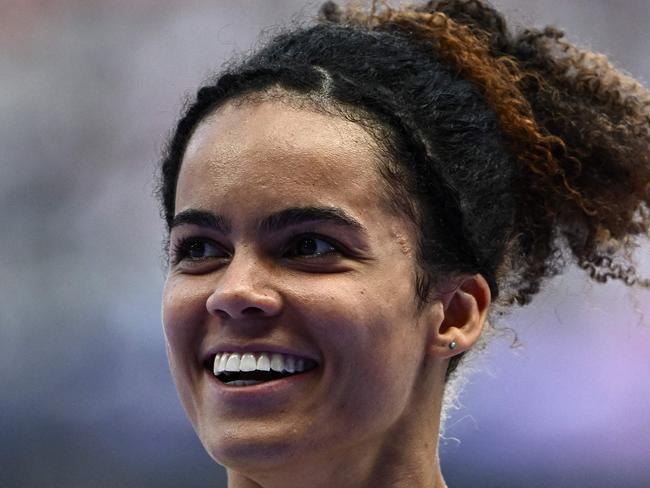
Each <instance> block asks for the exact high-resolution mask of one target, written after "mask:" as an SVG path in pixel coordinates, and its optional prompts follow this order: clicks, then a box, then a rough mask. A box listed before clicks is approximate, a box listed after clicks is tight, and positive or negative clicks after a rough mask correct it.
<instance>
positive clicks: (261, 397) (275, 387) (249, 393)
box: [206, 367, 319, 404]
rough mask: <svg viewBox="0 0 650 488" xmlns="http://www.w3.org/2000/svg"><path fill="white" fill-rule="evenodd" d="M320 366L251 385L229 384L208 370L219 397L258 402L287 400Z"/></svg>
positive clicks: (244, 401)
mask: <svg viewBox="0 0 650 488" xmlns="http://www.w3.org/2000/svg"><path fill="white" fill-rule="evenodd" d="M318 370H319V367H316V368H314V369H310V370H309V371H307V372H305V373H300V374H294V375H291V376H287V377H286V378H280V379H277V380H273V381H265V382H264V383H258V384H256V385H249V386H229V385H228V384H226V383H223V382H222V381H219V379H218V378H217V377H216V376H215V375H214V373H212V372H211V371H208V370H206V374H207V375H208V376H209V377H210V386H211V387H212V388H213V389H214V391H216V393H217V395H218V397H219V398H220V399H222V400H223V401H225V402H228V403H230V402H233V403H243V404H256V403H264V402H268V401H282V402H284V401H286V400H288V399H289V398H290V397H292V396H294V395H296V394H297V393H298V391H299V390H300V389H301V388H304V386H306V384H307V383H308V382H309V381H310V380H312V379H313V378H314V377H315V375H316V373H317V371H318Z"/></svg>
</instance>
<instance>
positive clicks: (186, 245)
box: [172, 237, 227, 264]
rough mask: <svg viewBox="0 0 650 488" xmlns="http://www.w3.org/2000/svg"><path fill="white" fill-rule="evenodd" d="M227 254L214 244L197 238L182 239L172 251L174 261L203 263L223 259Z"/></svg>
mask: <svg viewBox="0 0 650 488" xmlns="http://www.w3.org/2000/svg"><path fill="white" fill-rule="evenodd" d="M226 256H227V255H226V253H225V252H224V251H223V250H222V249H221V248H220V247H219V246H218V245H217V244H215V243H214V242H212V241H210V240H208V239H201V238H196V237H190V238H183V239H180V240H179V242H178V243H177V244H175V245H174V247H173V249H172V261H173V262H174V263H175V264H176V263H179V262H181V261H183V260H187V261H203V260H205V259H210V258H223V257H226Z"/></svg>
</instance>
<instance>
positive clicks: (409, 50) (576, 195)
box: [158, 0, 650, 375]
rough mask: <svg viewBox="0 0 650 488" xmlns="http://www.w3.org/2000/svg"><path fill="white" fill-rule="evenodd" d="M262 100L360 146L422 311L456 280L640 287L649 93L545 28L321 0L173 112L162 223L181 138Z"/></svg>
mask: <svg viewBox="0 0 650 488" xmlns="http://www.w3.org/2000/svg"><path fill="white" fill-rule="evenodd" d="M264 96H273V97H280V98H281V99H282V100H283V101H286V102H287V103H302V104H308V105H309V106H310V108H312V109H315V110H321V111H324V112H327V113H334V114H336V115H338V116H342V117H346V118H349V119H351V120H354V121H356V122H358V123H360V124H363V125H364V127H366V128H367V129H368V130H369V131H370V132H371V133H372V134H373V135H374V136H375V139H376V140H377V144H378V147H379V148H380V152H381V154H380V156H381V160H382V163H383V165H382V167H381V168H380V171H381V172H382V174H383V175H384V177H385V180H386V183H387V192H388V195H389V197H390V199H391V201H392V202H393V203H394V204H395V206H396V207H397V208H398V209H399V210H400V211H402V212H403V213H404V214H405V215H407V216H408V217H409V218H411V219H412V220H413V221H414V223H415V224H416V226H417V228H418V231H419V235H418V253H417V260H416V261H417V266H418V273H417V283H416V285H417V290H418V296H419V298H420V300H421V303H424V302H426V300H427V297H428V296H429V294H430V291H431V289H432V287H433V286H434V285H435V284H436V280H437V279H439V278H440V277H441V276H446V275H449V274H454V273H466V272H467V273H481V274H482V275H483V276H484V277H485V278H486V280H487V281H488V283H489V285H490V288H491V291H492V295H493V297H494V298H495V299H497V298H498V300H499V303H500V304H502V305H511V304H514V303H518V304H526V303H528V302H529V301H530V300H531V299H532V297H533V296H534V295H535V294H536V293H537V292H538V291H539V289H540V286H541V284H542V283H543V281H544V280H545V279H546V278H548V277H550V276H552V275H554V274H557V273H559V272H560V271H561V270H562V268H563V266H565V265H566V263H567V262H569V261H574V262H576V263H577V264H578V265H579V266H581V267H582V268H584V269H585V270H587V271H588V273H589V274H590V276H591V277H592V278H593V279H595V280H597V281H607V279H609V278H614V279H619V280H622V281H623V282H624V283H626V284H627V285H637V286H643V287H650V280H647V279H641V278H639V277H638V276H637V275H636V272H635V269H634V266H633V261H632V250H633V248H634V247H635V245H636V244H635V243H636V240H635V238H636V237H637V236H639V235H642V234H647V233H648V230H649V228H650V212H649V211H648V209H649V207H650V205H649V202H650V161H649V159H650V151H649V149H650V94H649V93H648V91H647V90H645V89H644V88H643V86H641V85H640V84H639V83H638V82H637V81H635V80H634V79H632V78H630V77H629V76H626V75H624V74H622V73H620V72H618V71H617V70H616V69H615V68H614V67H613V66H612V65H611V64H610V63H609V62H608V61H607V59H606V58H605V57H604V56H602V55H599V54H595V53H592V52H588V51H583V50H581V49H579V48H577V47H576V46H574V45H572V44H571V43H569V42H568V41H567V40H566V39H565V38H564V34H563V33H562V32H561V31H559V30H557V29H556V28H553V27H547V28H545V29H543V30H536V29H529V30H525V31H523V32H520V33H511V32H510V31H509V30H508V28H507V25H506V21H505V19H504V18H503V16H502V15H501V14H499V13H498V12H497V11H496V10H494V9H493V8H492V7H491V6H489V5H488V4H487V3H485V2H483V1H481V0H443V1H430V2H427V3H425V4H418V5H413V6H405V7H401V8H399V9H392V8H390V7H388V6H386V5H383V4H382V5H381V6H378V5H377V2H372V5H371V6H370V8H369V9H364V8H360V7H358V6H348V7H346V8H344V9H342V8H340V7H339V6H337V5H336V4H335V3H333V2H326V3H325V4H324V5H323V6H322V7H321V10H320V13H319V17H318V20H317V21H316V22H315V24H314V25H311V26H309V27H302V28H296V29H294V30H292V31H289V32H285V33H281V34H279V35H277V36H275V37H274V38H273V39H271V40H270V41H269V42H268V43H267V44H266V45H265V46H263V47H262V48H261V49H260V50H258V51H257V52H255V53H253V54H252V55H249V56H248V57H247V58H246V59H244V60H242V61H240V62H239V63H237V64H236V65H234V66H231V67H230V68H229V69H227V70H226V71H225V72H223V73H221V74H220V75H219V76H218V77H217V78H216V79H215V80H213V81H212V82H210V83H208V84H207V85H206V86H204V87H202V88H201V89H200V90H199V91H198V94H197V96H196V99H195V100H194V101H193V102H192V103H191V104H190V105H189V106H188V107H187V108H186V110H185V113H184V114H183V116H182V117H181V119H180V121H179V122H178V125H177V127H176V130H175V132H174V134H173V136H172V138H171V139H170V142H169V145H168V148H167V151H166V154H165V156H164V158H163V161H162V165H161V172H160V182H159V190H158V196H159V198H160V202H161V206H162V215H163V217H164V218H165V220H166V222H167V224H168V226H169V225H170V224H171V221H172V219H173V215H174V199H175V191H176V181H177V179H178V174H179V171H180V166H181V163H182V159H183V154H184V151H185V148H186V146H187V144H188V141H189V139H190V138H191V136H192V133H193V131H194V129H195V128H196V127H197V125H198V124H199V123H200V122H201V120H203V119H204V118H205V117H206V116H207V115H209V114H210V113H212V112H214V111H215V110H216V109H217V108H218V107H219V106H221V105H222V104H223V103H225V102H226V101H229V100H246V99H255V98H256V97H264ZM460 358H461V355H458V356H455V357H454V358H452V361H451V362H450V365H449V369H448V375H449V373H451V372H452V371H453V370H454V369H455V368H456V367H457V365H458V362H459V361H460Z"/></svg>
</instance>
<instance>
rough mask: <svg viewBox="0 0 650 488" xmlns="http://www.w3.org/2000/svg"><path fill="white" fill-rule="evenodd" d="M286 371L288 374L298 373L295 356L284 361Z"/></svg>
mask: <svg viewBox="0 0 650 488" xmlns="http://www.w3.org/2000/svg"><path fill="white" fill-rule="evenodd" d="M284 370H285V371H286V372H287V373H294V372H295V371H296V360H295V359H294V357H293V356H287V357H286V359H285V360H284Z"/></svg>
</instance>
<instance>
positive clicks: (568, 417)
mask: <svg viewBox="0 0 650 488" xmlns="http://www.w3.org/2000/svg"><path fill="white" fill-rule="evenodd" d="M319 3H320V2H316V1H309V2H308V1H305V0H257V1H252V0H247V1H215V0H212V1H206V0H184V1H180V0H175V1H172V0H159V1H153V0H137V1H133V0H130V1H126V0H105V1H102V2H86V1H81V0H77V1H75V0H68V1H61V0H51V1H44V0H42V1H37V0H13V1H12V0H1V1H0V208H1V209H2V211H1V212H0V242H1V245H0V487H2V488H14V487H21V488H22V487H51V488H59V487H66V488H76V487H79V488H94V487H98V488H99V487H124V488H131V487H133V488H136V487H137V488H145V487H156V488H166V487H170V488H171V487H179V486H182V487H186V488H192V487H197V488H198V487H220V486H225V475H224V473H223V471H222V469H221V468H219V467H218V466H216V465H215V464H214V463H213V461H212V460H211V459H210V458H209V457H208V456H207V455H206V454H205V453H204V452H203V450H202V448H201V446H200V445H199V443H198V441H197V440H196V438H195V436H194V433H193V431H192V430H191V427H190V424H189V422H188V421H187V420H186V418H185V416H184V413H183V411H182V409H181V407H180V404H179V402H178V400H177V397H176V392H175V390H174V387H173V385H172V382H171V378H170V375H169V373H168V370H167V363H166V358H165V353H164V342H163V337H162V332H161V326H160V295H161V290H162V285H163V280H164V272H163V269H162V265H161V247H160V241H161V237H162V230H163V226H162V223H161V221H160V219H159V217H158V210H157V205H156V203H155V201H154V200H153V198H152V196H151V193H152V190H153V184H152V178H153V173H154V169H155V165H156V162H157V159H158V157H159V154H160V151H161V149H162V147H163V144H164V140H165V138H166V136H167V135H168V133H169V131H170V130H171V128H172V126H173V124H174V122H175V120H176V118H177V116H178V114H179V112H180V109H181V107H182V103H183V100H184V97H185V96H186V95H190V94H192V93H193V92H194V90H195V89H196V87H197V86H198V84H199V83H200V82H201V81H202V80H204V79H205V78H206V77H207V76H208V75H210V74H211V73H212V72H214V71H215V70H216V69H218V68H219V66H220V65H221V64H222V63H223V62H224V61H225V60H227V59H228V58H230V57H231V56H232V55H233V53H237V52H243V51H246V50H248V49H250V48H251V47H252V46H254V45H255V41H256V39H258V35H259V33H260V32H268V31H271V32H272V30H273V28H274V26H278V25H285V24H286V23H288V22H291V21H292V19H293V20H296V19H308V18H309V17H310V16H311V15H313V14H314V13H315V11H316V9H317V7H318V5H319ZM494 4H495V5H496V6H497V7H499V8H501V9H502V10H503V11H504V12H506V13H507V14H508V16H509V17H510V18H511V19H512V20H513V21H514V22H515V24H516V25H531V24H532V25H537V26H541V25H545V24H548V23H554V24H557V25H558V26H560V27H563V28H565V29H566V31H567V32H568V33H569V37H570V39H572V40H574V41H579V42H581V43H582V44H583V45H586V46H591V47H592V48H593V49H594V50H597V51H600V52H604V53H606V54H608V55H610V56H611V58H612V59H613V60H614V61H615V62H616V64H617V65H618V66H619V67H620V68H622V69H624V70H626V71H628V72H630V73H631V74H632V75H634V76H635V77H637V78H640V79H642V80H645V81H646V85H647V81H648V80H650V62H649V61H648V56H647V53H648V48H649V46H650V31H649V30H648V25H649V21H650V1H649V0H626V1H623V2H621V1H614V0H611V1H610V0H572V1H570V2H568V1H566V0H538V1H535V2H529V1H524V0H495V2H494ZM648 251H650V246H648V244H647V243H644V244H643V247H642V248H641V249H640V250H639V256H640V257H641V261H643V258H644V257H646V261H645V262H642V270H643V272H644V274H645V275H646V276H648V275H650V263H649V262H648V259H647V255H648V254H649V253H648ZM649 302H650V293H649V292H647V291H645V292H642V291H638V292H633V291H630V290H628V289H626V288H625V287H624V286H621V285H618V284H608V285H597V284H591V283H589V282H588V281H587V279H586V278H585V275H584V274H583V273H582V272H581V271H580V270H577V269H570V270H568V271H567V273H565V274H564V275H563V276H561V277H558V278H557V279H555V280H553V281H551V282H549V283H548V285H547V286H546V288H545V289H544V291H543V293H542V294H540V296H538V297H537V298H536V299H535V301H534V302H533V304H532V305H530V306H528V307H526V308H524V309H522V310H519V311H517V312H516V313H515V314H513V316H512V317H511V318H510V319H509V320H508V321H507V323H506V325H511V326H512V327H513V328H514V329H515V330H517V332H518V333H519V336H520V339H521V341H522V342H523V344H524V345H523V347H522V348H520V349H517V350H513V349H511V348H510V344H509V342H508V341H499V342H496V343H494V344H493V345H492V347H491V349H490V352H489V354H488V355H487V356H486V357H485V359H484V360H483V363H482V364H481V369H482V371H481V372H479V373H477V374H476V375H474V376H473V377H472V381H471V382H470V384H469V385H468V386H467V388H466V390H465V393H464V395H463V396H462V403H463V406H462V408H460V409H459V410H457V411H455V412H454V414H453V416H452V419H451V420H450V421H449V423H448V425H447V430H446V437H445V439H444V440H443V441H442V443H441V457H442V464H443V472H444V473H445V476H446V478H447V481H448V483H449V486H450V487H454V488H456V487H470V486H471V487H483V488H485V487H494V488H510V487H513V488H514V487H522V486H525V487H528V488H536V487H540V488H541V487H545V488H548V487H591V488H605V487H607V488H611V487H617V488H642V487H645V488H647V487H648V486H650V381H649V378H650V357H649V354H648V353H649V352H650V325H649V324H650V304H649ZM644 313H645V318H644Z"/></svg>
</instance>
